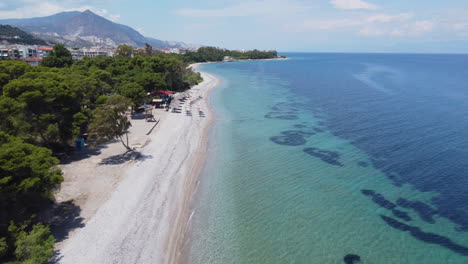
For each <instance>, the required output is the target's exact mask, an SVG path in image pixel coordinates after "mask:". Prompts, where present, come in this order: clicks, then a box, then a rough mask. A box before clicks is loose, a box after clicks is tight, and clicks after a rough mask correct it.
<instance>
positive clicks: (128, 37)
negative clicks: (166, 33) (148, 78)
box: [0, 10, 199, 49]
mask: <svg viewBox="0 0 468 264" xmlns="http://www.w3.org/2000/svg"><path fill="white" fill-rule="evenodd" d="M0 24H5V25H11V26H14V27H18V28H20V29H21V30H24V31H26V32H28V33H30V34H32V35H34V36H35V37H37V38H40V39H43V40H45V41H48V42H53V43H62V44H65V45H66V46H69V47H95V46H99V47H104V48H115V47H117V46H118V45H122V44H127V45H130V46H133V47H142V46H144V45H145V43H149V44H150V45H152V46H153V47H155V48H159V49H164V48H187V49H190V48H194V47H197V46H198V45H190V44H186V43H183V42H173V41H164V40H159V39H156V38H150V37H145V36H143V35H142V34H140V33H139V32H138V31H136V30H135V29H133V28H132V27H130V26H127V25H123V24H119V23H115V22H112V21H110V20H108V19H106V18H104V17H102V16H99V15H97V14H95V13H93V12H92V11H91V10H85V11H83V12H80V11H69V12H61V13H57V14H54V15H51V16H46V17H35V18H25V19H0ZM198 47H199V46H198Z"/></svg>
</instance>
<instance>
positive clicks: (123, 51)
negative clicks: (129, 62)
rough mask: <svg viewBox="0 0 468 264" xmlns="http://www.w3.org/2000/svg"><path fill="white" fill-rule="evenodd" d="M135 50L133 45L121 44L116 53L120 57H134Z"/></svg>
mask: <svg viewBox="0 0 468 264" xmlns="http://www.w3.org/2000/svg"><path fill="white" fill-rule="evenodd" d="M134 52H135V50H134V49H133V47H132V46H129V45H120V46H118V47H117V51H116V52H115V54H117V56H120V57H127V58H129V57H132V56H133V53H134Z"/></svg>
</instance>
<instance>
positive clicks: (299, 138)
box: [270, 130, 314, 146]
mask: <svg viewBox="0 0 468 264" xmlns="http://www.w3.org/2000/svg"><path fill="white" fill-rule="evenodd" d="M312 135H314V133H311V132H304V131H300V130H287V131H283V132H281V136H274V137H271V138H270V140H271V141H273V142H275V143H276V144H279V145H286V146H300V145H304V144H305V143H306V138H307V137H309V136H312Z"/></svg>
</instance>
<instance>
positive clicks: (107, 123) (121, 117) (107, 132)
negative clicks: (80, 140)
mask: <svg viewBox="0 0 468 264" xmlns="http://www.w3.org/2000/svg"><path fill="white" fill-rule="evenodd" d="M131 104H132V102H131V101H130V100H129V99H128V98H126V97H123V96H121V95H114V96H112V97H110V98H108V99H107V102H106V104H105V105H103V106H101V107H98V108H96V110H94V112H93V115H92V119H91V123H90V124H89V127H88V132H89V135H90V139H91V140H94V141H95V142H96V145H99V144H103V143H106V142H108V141H110V140H114V139H119V140H120V142H121V143H122V145H123V146H124V147H125V148H126V149H127V151H133V150H132V149H131V148H130V146H129V143H128V129H129V128H130V127H131V126H132V124H131V123H130V121H129V120H128V117H127V114H126V112H127V110H128V108H129V106H130V105H131ZM123 136H125V137H126V140H125V141H124V140H123V138H122V137H123Z"/></svg>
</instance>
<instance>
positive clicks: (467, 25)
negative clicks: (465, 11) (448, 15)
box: [452, 23, 468, 31]
mask: <svg viewBox="0 0 468 264" xmlns="http://www.w3.org/2000/svg"><path fill="white" fill-rule="evenodd" d="M452 29H454V30H456V31H461V30H465V29H468V23H456V24H453V25H452Z"/></svg>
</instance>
